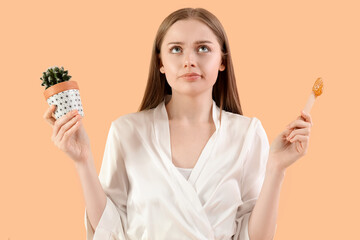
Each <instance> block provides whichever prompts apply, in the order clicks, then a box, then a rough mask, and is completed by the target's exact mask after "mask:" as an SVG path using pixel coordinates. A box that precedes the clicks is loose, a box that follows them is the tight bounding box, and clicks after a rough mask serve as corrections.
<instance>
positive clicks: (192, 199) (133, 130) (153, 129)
mask: <svg viewBox="0 0 360 240" xmlns="http://www.w3.org/2000/svg"><path fill="white" fill-rule="evenodd" d="M168 99H169V98H168V96H167V98H166V102H165V100H164V101H163V102H161V103H160V104H159V105H158V106H157V107H156V108H153V109H150V110H145V111H141V112H135V113H130V114H127V115H124V116H121V117H119V118H117V119H116V120H114V121H113V122H112V123H111V126H110V130H109V133H108V138H107V142H106V146H105V151H104V156H103V161H102V165H101V170H100V174H99V180H100V182H101V184H102V187H103V189H104V191H105V193H106V195H107V203H106V207H105V210H104V212H103V214H102V216H101V219H100V221H99V224H98V226H97V228H96V230H95V232H94V231H93V230H92V227H91V225H90V221H89V219H88V216H87V212H86V209H85V228H86V236H87V237H86V239H87V240H89V239H95V240H108V239H109V240H110V239H111V240H123V239H132V240H135V239H136V240H140V239H152V240H177V239H179V240H180V239H181V240H186V239H201V240H205V239H206V240H215V239H216V240H220V239H236V240H239V239H241V240H249V235H248V223H249V216H250V214H251V211H252V209H253V207H254V205H255V202H256V200H257V198H258V196H259V193H260V190H261V187H262V184H263V181H264V177H265V167H266V163H267V160H268V153H269V142H268V138H267V135H266V133H265V130H264V128H263V126H262V124H261V122H260V120H259V119H257V118H255V117H253V118H249V117H245V116H242V115H239V114H233V113H230V112H226V111H224V110H223V111H222V120H221V124H220V121H219V116H220V109H219V107H218V106H217V105H216V103H215V101H213V105H212V117H213V120H214V123H215V126H216V131H215V132H214V134H213V135H212V136H211V138H210V139H209V140H208V142H207V144H206V146H205V147H204V148H203V150H202V152H201V154H200V157H199V158H198V161H197V163H196V165H195V166H194V168H193V169H192V171H191V175H190V177H189V179H188V180H186V179H185V177H184V176H183V175H182V174H181V173H180V172H179V170H178V169H177V168H176V166H175V165H174V164H173V163H172V160H171V148H170V131H169V121H168V115H167V111H166V109H165V103H167V101H168Z"/></svg>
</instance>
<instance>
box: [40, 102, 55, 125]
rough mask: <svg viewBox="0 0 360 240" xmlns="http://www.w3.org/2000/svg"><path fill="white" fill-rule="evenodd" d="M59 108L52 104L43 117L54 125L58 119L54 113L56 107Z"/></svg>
mask: <svg viewBox="0 0 360 240" xmlns="http://www.w3.org/2000/svg"><path fill="white" fill-rule="evenodd" d="M56 108H57V106H56V105H55V104H54V105H51V106H50V107H49V108H48V109H47V110H46V112H45V113H44V115H43V118H44V119H45V120H46V121H47V122H48V123H49V124H50V125H51V126H54V124H55V121H56V119H55V118H54V117H53V113H54V111H55V109H56Z"/></svg>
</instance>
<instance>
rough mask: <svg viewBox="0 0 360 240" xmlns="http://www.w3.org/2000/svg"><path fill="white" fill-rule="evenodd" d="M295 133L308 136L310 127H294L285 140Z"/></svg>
mask: <svg viewBox="0 0 360 240" xmlns="http://www.w3.org/2000/svg"><path fill="white" fill-rule="evenodd" d="M295 135H305V136H310V128H301V129H295V130H293V131H291V133H290V134H289V136H288V137H287V140H291V139H292V138H293V137H294V136H295Z"/></svg>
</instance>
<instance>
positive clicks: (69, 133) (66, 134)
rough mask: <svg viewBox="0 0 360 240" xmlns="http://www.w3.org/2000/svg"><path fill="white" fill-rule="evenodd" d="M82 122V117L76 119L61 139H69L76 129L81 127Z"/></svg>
mask: <svg viewBox="0 0 360 240" xmlns="http://www.w3.org/2000/svg"><path fill="white" fill-rule="evenodd" d="M80 124H81V119H78V121H76V123H75V124H74V125H72V126H71V127H70V129H69V130H68V131H66V133H65V134H64V137H63V138H62V139H61V141H62V140H64V141H67V140H68V139H69V137H71V136H72V135H73V134H74V133H76V131H77V130H78V129H79V127H80Z"/></svg>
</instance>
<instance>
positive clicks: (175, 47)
mask: <svg viewBox="0 0 360 240" xmlns="http://www.w3.org/2000/svg"><path fill="white" fill-rule="evenodd" d="M174 49H177V50H180V49H181V47H179V46H174V47H172V48H170V52H171V53H178V52H173V50H174ZM199 49H205V51H201V52H210V51H211V49H210V48H209V47H208V46H206V45H202V46H200V47H199Z"/></svg>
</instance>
